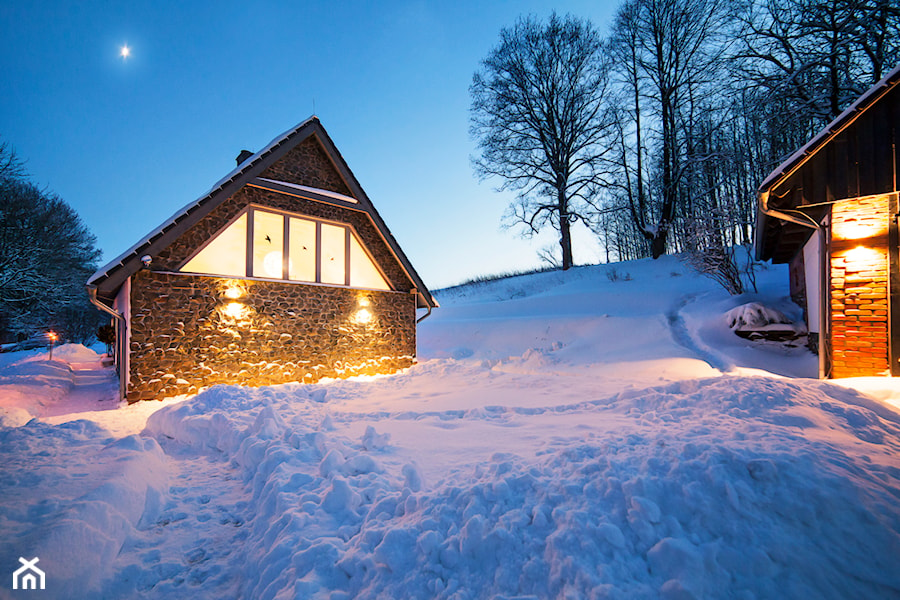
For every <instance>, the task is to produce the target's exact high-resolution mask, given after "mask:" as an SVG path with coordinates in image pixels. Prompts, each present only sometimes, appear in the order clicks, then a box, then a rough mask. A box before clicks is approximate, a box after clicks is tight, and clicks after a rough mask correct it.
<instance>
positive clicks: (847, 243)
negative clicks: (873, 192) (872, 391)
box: [831, 196, 890, 377]
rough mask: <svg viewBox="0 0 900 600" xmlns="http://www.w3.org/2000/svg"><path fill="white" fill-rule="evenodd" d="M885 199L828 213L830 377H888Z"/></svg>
mask: <svg viewBox="0 0 900 600" xmlns="http://www.w3.org/2000/svg"><path fill="white" fill-rule="evenodd" d="M889 219H890V202H889V197H888V196H875V197H869V198H859V199H854V200H847V201H845V202H840V203H837V204H835V205H834V207H833V208H832V212H831V232H832V242H831V332H832V377H859V376H866V375H886V374H890V363H889V358H888V357H889V348H888V330H889V323H888V289H889V287H890V286H889V275H888V273H889V264H888V226H889V222H890V221H889Z"/></svg>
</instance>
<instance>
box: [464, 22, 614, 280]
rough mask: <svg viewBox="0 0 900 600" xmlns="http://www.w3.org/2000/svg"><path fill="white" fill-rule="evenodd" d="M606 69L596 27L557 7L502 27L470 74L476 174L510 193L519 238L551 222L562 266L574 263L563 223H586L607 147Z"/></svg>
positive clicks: (569, 241)
mask: <svg viewBox="0 0 900 600" xmlns="http://www.w3.org/2000/svg"><path fill="white" fill-rule="evenodd" d="M607 72H608V68H607V63H606V61H605V60H604V54H603V43H602V41H601V38H600V36H599V34H598V33H597V31H596V30H595V29H594V28H593V26H592V25H591V24H590V23H589V22H588V21H584V20H580V19H576V18H574V17H571V16H566V17H562V18H561V17H559V16H557V15H556V14H555V13H554V14H553V15H551V17H550V19H549V21H548V22H547V23H541V22H539V21H537V20H536V19H535V18H533V17H529V18H522V19H519V20H518V21H517V22H516V24H515V25H514V26H512V27H510V28H504V29H503V30H502V31H501V32H500V43H499V44H498V45H497V46H496V47H495V48H494V49H493V50H491V52H490V53H489V55H488V57H487V58H486V59H484V60H483V61H482V63H481V69H480V70H479V71H478V72H476V73H475V75H474V77H473V79H472V85H471V88H470V92H471V95H472V108H471V132H472V135H473V136H474V137H475V138H476V139H477V141H478V147H479V150H480V151H481V156H480V157H479V158H477V159H475V160H474V164H475V169H476V172H477V173H478V174H479V175H480V176H481V177H482V178H486V177H490V176H497V177H499V178H501V179H503V184H502V185H501V186H500V189H501V190H507V189H508V190H514V191H516V192H517V199H516V201H515V202H513V204H512V205H511V207H510V219H511V222H512V223H513V224H520V225H524V226H525V228H526V234H528V235H530V234H534V233H537V232H538V231H540V230H541V229H542V228H543V227H544V226H546V225H548V224H549V225H551V226H552V227H553V228H554V229H556V230H557V231H559V236H560V238H559V245H560V249H561V258H562V261H561V264H562V268H563V269H568V268H569V267H571V266H572V265H573V257H572V237H571V231H570V228H571V225H572V224H573V223H575V222H577V221H579V220H581V221H582V222H586V220H587V216H586V209H587V208H588V207H589V206H590V201H591V197H592V195H593V193H594V189H595V187H596V184H597V178H598V171H599V167H600V166H601V159H602V157H603V156H604V154H605V152H606V145H605V144H604V143H603V141H604V139H605V137H606V135H607V129H608V126H607V123H606V122H605V120H604V119H603V118H602V116H603V115H602V110H603V106H604V103H603V99H604V95H605V94H606V90H607Z"/></svg>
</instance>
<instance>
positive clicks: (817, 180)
mask: <svg viewBox="0 0 900 600" xmlns="http://www.w3.org/2000/svg"><path fill="white" fill-rule="evenodd" d="M898 138H900V65H897V66H896V67H894V69H893V70H891V72H890V73H888V74H887V75H886V76H885V77H884V78H883V79H882V80H881V81H879V82H878V83H876V84H875V85H874V86H872V87H871V88H870V89H869V90H868V91H866V92H865V93H864V94H863V95H862V96H860V97H859V98H858V99H857V100H856V101H855V102H854V103H853V104H851V105H850V106H849V107H848V108H847V109H846V110H845V111H844V112H842V113H841V114H840V115H838V116H837V117H836V118H835V119H834V120H833V121H832V122H831V123H829V124H828V125H826V126H825V127H824V128H823V129H822V130H821V131H820V132H819V133H817V134H816V135H815V136H813V138H812V139H810V140H809V141H808V142H807V143H806V144H805V145H804V146H803V147H802V148H800V149H799V150H797V151H796V152H795V153H794V154H792V155H791V156H789V157H788V158H787V159H786V160H785V161H784V162H782V163H781V164H780V165H779V166H778V167H777V168H775V170H773V171H772V172H771V173H770V174H769V175H768V176H767V177H766V178H765V180H763V182H762V184H761V185H760V187H759V191H758V194H759V208H760V210H759V211H758V212H757V226H756V255H757V258H759V259H761V260H768V259H769V258H772V259H773V260H775V261H776V262H786V261H787V260H790V259H791V257H793V255H794V254H795V253H796V252H797V251H798V250H799V248H801V247H803V244H805V243H806V240H808V239H809V236H810V235H811V234H812V231H813V230H812V229H810V228H808V227H804V226H802V225H799V224H796V223H791V222H788V221H782V220H778V219H774V218H770V217H768V216H767V215H766V214H765V213H764V212H763V211H765V210H769V209H775V210H788V211H799V210H800V209H803V210H802V212H803V213H805V214H807V215H809V216H810V217H812V218H813V219H815V220H816V221H817V222H821V220H822V218H824V216H825V215H826V214H827V213H828V210H829V206H830V204H831V203H833V202H836V201H839V200H843V199H848V198H861V197H865V196H872V195H875V194H883V193H889V192H895V191H897V176H896V174H897V171H898V168H900V154H898V153H897V152H895V151H894V147H895V146H896V145H897V144H898V143H900V139H898Z"/></svg>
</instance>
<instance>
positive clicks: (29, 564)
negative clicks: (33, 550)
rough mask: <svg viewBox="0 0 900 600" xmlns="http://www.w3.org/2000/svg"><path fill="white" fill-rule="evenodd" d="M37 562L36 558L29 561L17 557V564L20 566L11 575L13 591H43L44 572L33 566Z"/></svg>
mask: <svg viewBox="0 0 900 600" xmlns="http://www.w3.org/2000/svg"><path fill="white" fill-rule="evenodd" d="M39 560H40V559H39V558H38V557H34V558H32V559H31V560H25V559H24V558H22V557H21V556H20V557H19V562H20V563H22V566H21V567H19V568H18V569H16V571H15V572H14V573H13V589H14V590H42V589H44V572H43V571H41V570H40V569H38V568H37V567H36V566H35V565H36V564H37V562H38V561H39ZM38 586H40V587H38Z"/></svg>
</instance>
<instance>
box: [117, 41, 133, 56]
mask: <svg viewBox="0 0 900 600" xmlns="http://www.w3.org/2000/svg"><path fill="white" fill-rule="evenodd" d="M119 56H121V57H122V58H128V57H129V56H131V48H129V47H128V44H125V45H123V46H122V48H121V49H120V50H119Z"/></svg>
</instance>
